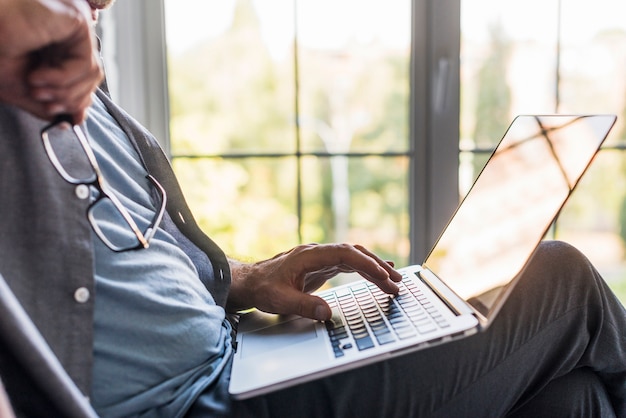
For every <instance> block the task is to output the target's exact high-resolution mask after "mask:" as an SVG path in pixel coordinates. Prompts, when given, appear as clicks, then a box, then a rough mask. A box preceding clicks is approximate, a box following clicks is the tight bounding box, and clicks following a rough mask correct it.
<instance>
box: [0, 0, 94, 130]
mask: <svg viewBox="0 0 626 418" xmlns="http://www.w3.org/2000/svg"><path fill="white" fill-rule="evenodd" d="M93 25H94V22H93V21H92V14H91V9H90V8H89V6H88V4H87V2H85V1H84V0H0V101H3V102H6V103H9V104H12V105H16V106H18V107H21V108H22V109H24V110H27V111H28V112H31V113H33V114H34V115H36V116H38V117H41V118H44V119H52V118H54V116H56V115H57V114H60V113H67V114H70V115H72V116H73V118H74V121H75V122H77V123H79V122H82V121H83V120H84V118H85V114H86V109H87V108H88V107H89V105H90V104H91V93H92V92H93V91H94V90H95V89H96V87H97V86H98V85H99V84H100V82H101V81H102V77H103V71H102V68H101V64H100V60H99V58H98V54H97V46H96V39H95V34H94V31H93Z"/></svg>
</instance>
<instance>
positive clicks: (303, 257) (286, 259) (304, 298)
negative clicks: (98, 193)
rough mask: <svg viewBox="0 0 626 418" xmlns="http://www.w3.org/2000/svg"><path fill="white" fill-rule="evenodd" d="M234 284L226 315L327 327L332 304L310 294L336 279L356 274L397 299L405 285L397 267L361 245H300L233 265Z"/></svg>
mask: <svg viewBox="0 0 626 418" xmlns="http://www.w3.org/2000/svg"><path fill="white" fill-rule="evenodd" d="M231 266H232V275H233V283H232V286H231V292H230V294H229V298H228V306H227V308H228V310H229V311H238V310H242V309H247V308H252V307H255V308H258V309H260V310H262V311H265V312H270V313H277V314H297V315H300V316H304V317H307V318H312V319H317V320H320V321H324V320H327V319H330V317H331V310H330V308H329V307H328V304H327V303H326V302H325V301H324V300H322V299H321V298H319V297H317V296H313V295H310V294H309V293H311V292H313V291H315V290H316V289H318V288H319V287H320V286H322V285H323V284H324V283H325V282H326V280H328V279H330V278H332V277H334V276H336V275H337V274H338V273H342V272H344V273H349V272H356V273H359V274H360V275H361V276H363V277H364V278H365V279H367V280H369V281H370V282H372V283H374V284H376V285H377V286H378V287H380V288H381V289H382V290H383V291H385V292H387V293H391V294H393V293H397V292H398V286H397V285H396V284H395V283H394V282H399V281H401V280H402V276H401V275H400V273H398V272H397V271H395V270H394V268H393V265H392V264H391V263H388V262H386V261H383V260H381V259H380V258H378V257H377V256H376V255H374V254H373V253H371V252H370V251H368V250H366V249H365V248H363V247H362V246H359V245H354V246H353V245H348V244H328V245H318V244H309V245H299V246H297V247H295V248H293V249H292V250H290V251H287V252H284V253H281V254H278V255H276V256H275V257H273V258H271V259H269V260H265V261H261V262H259V263H254V264H239V263H236V262H233V263H231Z"/></svg>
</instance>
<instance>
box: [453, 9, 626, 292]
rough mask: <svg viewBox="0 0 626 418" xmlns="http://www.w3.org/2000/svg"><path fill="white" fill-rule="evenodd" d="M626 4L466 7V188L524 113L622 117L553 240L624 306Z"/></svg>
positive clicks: (462, 170)
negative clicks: (587, 264)
mask: <svg viewBox="0 0 626 418" xmlns="http://www.w3.org/2000/svg"><path fill="white" fill-rule="evenodd" d="M624 13H626V4H624V2H623V1H620V0H601V1H599V2H596V3H594V4H593V5H590V4H589V3H588V2H584V1H581V0H568V1H561V0H532V1H526V2H514V1H504V2H502V1H495V0H479V1H475V0H472V1H463V2H462V12H461V16H462V20H461V28H462V29H461V30H462V34H463V37H462V48H461V61H462V63H463V65H462V67H461V113H460V114H461V122H460V149H461V152H460V159H459V160H460V166H459V175H460V188H461V194H463V193H464V192H465V191H467V188H468V187H469V185H470V184H471V182H472V180H473V178H474V176H475V174H476V173H477V171H478V170H479V169H480V167H482V165H483V164H484V162H485V160H486V158H487V156H488V155H489V154H488V152H489V151H490V149H491V148H492V147H493V145H494V141H496V140H497V139H499V132H502V131H503V130H504V129H505V128H506V126H507V125H508V123H509V121H510V120H511V119H512V118H513V117H514V116H515V115H518V114H533V113H565V114H576V113H611V114H616V115H618V118H619V119H618V123H617V125H616V126H615V127H614V128H613V131H612V132H611V134H610V136H609V138H608V139H607V143H606V145H605V147H604V148H605V149H604V150H603V151H601V152H600V154H599V155H598V158H597V160H596V163H595V164H594V165H593V166H592V167H591V169H590V170H589V173H588V174H587V176H586V177H585V178H584V179H583V181H582V182H581V184H580V186H579V188H578V190H576V191H575V192H574V195H573V196H572V199H571V200H570V201H569V202H568V203H567V205H566V207H565V208H564V210H563V212H562V213H561V215H560V217H559V219H558V220H557V222H556V225H555V228H554V234H553V235H554V236H555V237H556V238H558V239H562V240H565V241H567V242H570V243H572V244H574V245H575V246H576V247H578V248H579V249H581V250H582V251H583V252H584V253H585V254H586V255H587V256H588V257H589V258H590V259H591V260H592V261H593V262H594V264H596V266H597V267H598V268H599V269H600V271H601V273H602V275H603V277H604V278H605V280H607V282H609V284H610V285H611V286H612V287H613V288H614V289H615V290H616V291H617V292H618V293H619V296H620V298H621V300H622V301H626V263H625V256H624V242H625V240H626V233H625V231H626V228H625V226H626V223H625V222H626V154H625V153H624V149H625V148H624V145H625V141H626V130H625V125H624V120H625V119H626V100H625V99H626V79H625V78H624V74H626V22H625V21H624V20H623V19H622V18H621V16H623V15H624Z"/></svg>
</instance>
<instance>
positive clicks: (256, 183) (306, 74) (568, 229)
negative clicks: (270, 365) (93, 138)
mask: <svg viewBox="0 0 626 418" xmlns="http://www.w3.org/2000/svg"><path fill="white" fill-rule="evenodd" d="M203 7H211V8H212V11H211V13H206V12H204V11H202V9H201V8H203ZM624 7H625V6H623V5H622V2H621V0H599V2H596V3H594V4H593V6H591V5H589V4H588V3H587V2H583V1H582V0H569V1H567V2H565V1H561V0H547V1H545V0H544V1H538V0H532V1H528V2H521V3H520V2H513V1H496V0H477V1H460V0H412V1H410V0H392V1H381V0H376V1H375V0H370V1H361V2H358V4H357V3H356V2H354V1H350V0H335V1H334V2H331V1H317V2H314V1H309V0H280V1H279V0H274V1H268V0H240V1H238V2H235V1H234V0H231V1H226V0H211V1H209V0H196V2H195V3H194V2H193V1H192V0H178V1H173V0H162V1H159V2H156V1H154V0H134V1H133V2H119V3H118V4H117V5H116V6H115V7H114V8H113V13H112V16H109V17H108V21H107V23H108V26H109V27H114V29H115V30H114V31H110V32H109V33H111V32H114V34H115V35H116V36H115V38H116V39H115V40H114V41H115V42H114V44H115V46H116V48H114V49H113V50H109V52H108V53H109V54H110V55H113V61H114V62H116V63H117V66H113V68H112V66H111V65H110V60H109V73H113V75H115V73H116V70H117V73H123V74H124V77H123V78H121V77H119V78H118V80H117V81H115V80H114V82H113V83H111V84H112V85H113V87H114V89H113V90H114V91H113V93H114V97H116V98H117V100H118V102H120V103H122V105H123V106H124V107H125V108H127V109H129V110H130V113H131V114H133V115H135V116H138V118H139V120H141V121H142V122H144V123H145V124H146V125H147V126H148V127H149V128H150V129H151V130H152V131H153V132H155V133H156V134H157V137H159V138H161V139H164V145H165V146H166V148H168V149H169V150H170V151H171V154H172V157H173V163H174V165H175V167H176V170H177V171H178V173H179V175H180V176H181V178H182V179H183V180H182V181H183V186H184V187H186V188H187V194H188V195H189V196H190V200H191V204H192V206H194V208H195V211H196V213H198V215H199V217H200V218H201V221H202V218H204V219H205V221H203V222H206V223H205V224H204V225H205V228H206V229H207V231H208V232H209V233H210V234H211V235H212V236H214V237H215V238H216V239H217V240H218V242H220V244H221V245H222V246H223V247H225V248H226V249H227V251H228V252H229V253H230V254H233V255H237V254H242V253H243V254H244V255H249V256H252V257H254V258H257V257H262V256H269V255H272V254H273V253H274V252H275V251H281V250H284V249H285V248H286V247H288V246H290V245H294V244H296V243H298V242H301V241H302V242H308V241H313V240H314V241H335V240H338V239H339V240H342V239H346V240H350V241H358V242H362V243H364V244H367V245H369V246H372V247H373V248H374V249H375V250H376V251H378V252H381V253H382V254H383V255H385V256H388V257H390V258H393V259H395V260H396V261H397V262H398V263H399V264H402V263H404V262H419V261H420V260H421V259H423V257H424V256H425V254H426V252H427V251H428V249H429V248H430V246H431V245H432V243H433V242H434V240H435V239H436V237H437V235H438V232H439V231H440V230H441V228H442V227H443V225H444V224H445V222H446V221H447V219H448V217H449V216H450V214H451V212H452V211H453V210H454V208H455V207H456V204H457V202H458V199H459V197H460V196H463V194H464V193H465V192H466V191H467V188H468V186H469V184H471V181H472V180H473V178H474V176H475V175H476V173H477V172H478V170H479V169H480V167H482V164H484V161H485V160H486V157H487V156H488V153H489V151H490V149H491V147H492V146H493V145H494V143H495V141H497V140H498V139H499V138H500V137H501V135H502V133H503V131H504V129H505V128H506V126H507V125H508V124H509V122H510V121H511V119H512V118H513V117H514V116H515V115H517V114H524V113H555V112H561V113H592V112H596V113H615V114H618V116H620V121H619V122H618V125H617V126H616V127H615V128H614V130H613V132H612V135H611V137H610V138H609V141H608V143H607V146H606V150H604V151H602V152H601V154H600V155H599V157H598V162H597V164H596V165H594V167H592V169H591V170H590V173H589V174H588V176H587V177H586V178H585V179H584V181H583V184H581V185H580V188H579V190H578V191H577V192H576V193H575V195H574V196H573V199H572V201H571V203H569V204H568V205H567V207H566V209H565V210H564V212H563V213H562V216H561V217H560V219H559V221H558V222H557V224H556V227H555V235H556V237H557V238H562V239H565V240H567V241H570V242H572V243H574V244H575V245H576V246H578V247H579V248H581V249H582V250H583V251H584V252H585V253H586V254H588V255H589V257H590V258H591V259H592V261H594V263H595V264H596V265H597V266H598V267H599V268H600V270H601V273H602V274H603V275H604V277H605V278H606V279H607V281H609V283H610V284H611V286H612V287H613V288H614V289H616V290H618V291H621V293H620V294H621V295H622V296H621V297H622V300H626V264H625V259H626V257H625V256H624V250H623V241H624V239H626V232H624V230H626V228H624V227H623V225H625V224H626V221H625V218H626V215H625V213H626V209H624V208H625V207H626V204H625V203H624V201H625V200H626V197H625V196H626V184H625V183H626V181H624V178H626V177H625V176H624V174H625V170H626V169H625V168H624V167H625V162H626V161H625V159H624V156H625V155H626V154H624V153H623V151H624V145H623V144H624V140H625V139H626V134H625V133H624V132H625V129H624V123H623V120H622V119H624V116H626V112H625V111H624V108H625V106H624V98H625V97H626V94H625V93H626V86H625V82H626V80H625V79H624V78H623V74H624V66H625V65H626V59H625V57H626V51H625V49H626V47H624V45H626V42H624V40H625V36H626V35H625V33H626V27H625V24H624V23H623V19H620V17H621V16H623V14H624V10H623V9H624ZM246 10H247V11H246ZM184 13H187V14H188V16H187V17H185V16H184V15H183V14H184ZM105 14H106V13H105ZM181 16H182V19H181ZM177 19H178V20H179V21H183V22H185V27H184V30H180V29H176V28H175V26H174V25H175V23H174V22H175V21H176V20H177ZM235 21H236V22H235ZM389 21H391V22H392V23H393V30H391V29H389V23H388V22H389ZM246 22H247V23H246ZM233 23H237V24H238V25H240V26H239V27H238V29H237V28H235V27H234V26H233ZM244 27H247V29H245V30H244ZM164 28H166V29H167V34H168V36H167V40H168V57H169V58H167V57H166V55H165V53H164V51H165V50H164V48H163V45H164V44H165V40H166V36H165V31H164ZM233 28H235V29H237V30H238V31H239V34H237V33H235V32H236V31H235V30H234V29H233ZM383 29H384V30H383ZM246 31H248V32H247V34H246V33H244V32H246ZM377 31H378V32H377ZM106 34H107V32H106V31H105V38H106ZM396 34H397V36H396ZM181 35H183V36H185V38H183V37H181ZM244 36H248V38H247V40H246V38H244ZM346 39H348V40H350V42H348V41H346ZM400 39H404V40H403V41H398V40H400ZM392 41H393V42H392ZM106 45H107V42H106V39H105V46H106ZM138 45H141V46H138ZM382 45H384V46H385V47H384V48H381V46H382ZM191 48H197V50H199V51H204V52H201V53H199V54H195V56H192V55H193V54H191V53H189V52H188V51H190V50H191ZM186 51H187V52H186ZM106 52H107V51H106V49H105V55H106ZM225 56H228V60H229V63H228V65H226V64H224V63H223V62H219V60H220V59H222V60H223V59H225V58H224V57H225ZM216 57H219V59H218V58H216ZM182 58H185V59H187V61H186V64H182V63H181V62H182V61H180V59H182ZM167 60H169V71H170V74H169V76H170V77H169V90H167V89H164V86H167V85H168V83H167V81H166V80H167V77H166V76H167V74H166V71H165V68H166V66H165V63H166V61H167ZM179 61H180V62H179ZM242 63H243V64H242ZM359 67H361V69H362V68H364V67H367V68H368V70H369V71H362V72H361V73H359V72H358V71H359ZM198 68H203V69H207V70H206V72H205V73H204V75H200V76H198V75H197V72H196V74H195V75H194V71H195V70H197V69H198ZM225 68H231V71H230V72H229V71H226V70H225ZM208 69H210V70H211V71H217V74H218V76H215V77H214V76H213V75H209V72H208ZM112 70H113V71H112ZM176 74H184V76H183V77H182V79H177V77H176ZM211 74H213V73H211ZM255 76H259V77H257V78H255ZM113 78H115V77H113ZM235 79H236V81H235ZM322 81H323V82H324V83H322ZM179 89H180V90H179ZM185 89H186V90H185ZM206 89H210V93H211V94H206V93H205V92H206ZM175 91H180V92H181V93H180V94H179V93H175ZM122 92H123V93H124V94H122ZM130 92H133V93H134V94H129V93H130ZM147 92H149V94H148V93H147ZM182 92H184V93H182ZM224 92H231V93H227V94H225V95H221V94H222V93H224ZM251 93H252V94H254V100H248V99H245V96H246V94H251ZM168 96H169V98H170V102H168ZM363 97H368V98H369V97H372V99H367V100H364V99H363ZM244 99H245V100H244ZM168 103H169V107H168ZM229 106H230V107H229ZM220 108H221V110H219V109H220ZM170 109H171V118H164V117H163V115H164V114H170ZM183 110H184V112H183ZM226 110H228V112H226ZM219 112H226V113H228V114H229V115H231V116H228V117H224V118H223V117H221V116H220V117H218V116H219V114H220V113H219ZM232 113H236V115H237V116H240V118H239V120H238V119H233V116H232ZM229 118H230V119H229ZM170 122H171V129H170V126H168V124H169V123H170ZM196 129H200V131H199V132H202V134H201V135H196V132H195V130H196ZM170 132H171V146H170V144H169V143H168V137H169V136H168V134H169V133H170ZM198 137H200V138H202V141H197V138H198ZM191 138H194V140H191ZM337 138H346V139H345V140H337ZM347 138H349V139H347ZM346 167H347V168H346ZM201 168H202V169H201ZM207 173H210V174H207ZM199 180H200V181H204V182H205V185H204V186H203V187H205V188H204V189H203V190H200V189H197V190H192V189H190V186H189V185H190V184H194V183H196V182H198V181H199ZM207 191H208V192H207ZM234 192H236V193H237V194H232V193H234ZM239 192H242V193H241V194H239ZM241 196H243V198H241ZM274 197H277V198H276V199H274ZM220 208H221V210H223V211H222V212H219V210H220ZM224 208H225V210H224ZM237 211H239V212H237ZM346 219H347V221H346ZM253 221H254V222H253ZM234 225H236V226H237V228H236V230H235V228H234ZM346 226H347V229H345V228H346Z"/></svg>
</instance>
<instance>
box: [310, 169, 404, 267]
mask: <svg viewBox="0 0 626 418" xmlns="http://www.w3.org/2000/svg"><path fill="white" fill-rule="evenodd" d="M302 165H303V172H305V173H307V176H305V177H304V179H303V186H302V189H303V240H304V242H352V243H358V244H362V245H365V246H366V247H367V248H369V249H371V250H373V251H375V252H376V253H377V254H378V255H380V256H381V257H383V258H386V259H389V260H393V261H395V262H396V264H397V265H398V266H401V265H405V264H406V263H407V262H408V257H409V242H408V235H409V231H408V230H409V213H408V184H407V178H408V170H409V161H408V158H406V157H367V158H360V157H353V158H346V157H332V158H315V157H306V158H304V159H303V162H302Z"/></svg>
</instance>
